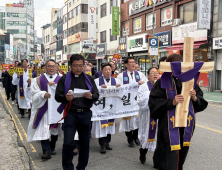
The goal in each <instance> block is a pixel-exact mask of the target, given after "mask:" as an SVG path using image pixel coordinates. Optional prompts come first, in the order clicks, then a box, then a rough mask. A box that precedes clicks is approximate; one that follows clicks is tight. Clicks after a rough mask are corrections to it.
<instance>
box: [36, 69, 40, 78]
mask: <svg viewBox="0 0 222 170" xmlns="http://www.w3.org/2000/svg"><path fill="white" fill-rule="evenodd" d="M36 71H37V77H38V76H40V74H41V68H37V69H36Z"/></svg>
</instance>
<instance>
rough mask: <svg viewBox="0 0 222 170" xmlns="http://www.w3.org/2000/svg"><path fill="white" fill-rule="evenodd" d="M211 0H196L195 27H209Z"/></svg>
mask: <svg viewBox="0 0 222 170" xmlns="http://www.w3.org/2000/svg"><path fill="white" fill-rule="evenodd" d="M210 19H211V0H198V1H197V28H198V29H201V28H202V29H203V28H205V29H210Z"/></svg>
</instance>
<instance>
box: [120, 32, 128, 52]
mask: <svg viewBox="0 0 222 170" xmlns="http://www.w3.org/2000/svg"><path fill="white" fill-rule="evenodd" d="M126 42H127V37H126V36H123V37H119V52H120V53H125V52H126Z"/></svg>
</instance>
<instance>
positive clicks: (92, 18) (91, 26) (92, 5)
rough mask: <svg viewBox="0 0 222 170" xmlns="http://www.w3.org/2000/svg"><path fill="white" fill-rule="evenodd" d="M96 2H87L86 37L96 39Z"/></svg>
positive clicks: (93, 0)
mask: <svg viewBox="0 0 222 170" xmlns="http://www.w3.org/2000/svg"><path fill="white" fill-rule="evenodd" d="M96 5H97V4H96V0H90V1H88V21H89V22H88V37H89V38H93V39H96V10H97V9H96Z"/></svg>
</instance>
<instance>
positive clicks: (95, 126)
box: [91, 78, 121, 138]
mask: <svg viewBox="0 0 222 170" xmlns="http://www.w3.org/2000/svg"><path fill="white" fill-rule="evenodd" d="M103 79H104V83H105V85H107V86H111V78H110V81H109V82H107V81H106V79H105V78H103ZM115 80H116V84H121V83H120V81H119V80H118V79H115ZM95 83H96V86H97V88H101V86H99V78H97V79H95ZM91 133H92V137H94V138H102V137H106V136H107V134H111V135H113V134H115V121H114V124H113V126H109V127H104V128H102V127H101V121H93V123H92V131H91Z"/></svg>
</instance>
